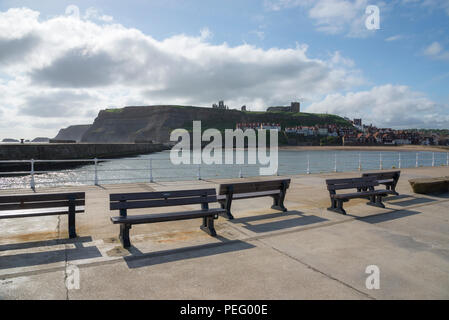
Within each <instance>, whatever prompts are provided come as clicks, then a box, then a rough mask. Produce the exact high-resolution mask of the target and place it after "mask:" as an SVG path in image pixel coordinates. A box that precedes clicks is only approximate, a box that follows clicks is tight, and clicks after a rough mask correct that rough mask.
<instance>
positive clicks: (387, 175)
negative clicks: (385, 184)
mask: <svg viewBox="0 0 449 320" xmlns="http://www.w3.org/2000/svg"><path fill="white" fill-rule="evenodd" d="M400 175H401V171H387V172H367V173H364V174H362V177H376V179H377V180H387V179H393V180H394V181H398V180H399V176H400Z"/></svg>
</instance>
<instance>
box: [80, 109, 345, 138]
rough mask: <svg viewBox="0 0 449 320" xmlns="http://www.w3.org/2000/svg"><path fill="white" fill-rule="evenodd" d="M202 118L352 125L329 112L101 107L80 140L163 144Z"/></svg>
mask: <svg viewBox="0 0 449 320" xmlns="http://www.w3.org/2000/svg"><path fill="white" fill-rule="evenodd" d="M194 120H201V122H202V128H203V129H207V128H216V129H219V130H224V129H235V125H236V123H239V122H266V123H267V122H269V123H279V124H281V126H282V127H283V128H285V127H290V126H297V125H303V126H304V125H307V126H310V125H316V124H338V125H341V126H350V125H351V124H350V123H349V122H348V121H346V120H344V119H343V118H341V117H338V116H335V115H330V114H312V113H303V112H301V113H292V112H249V111H239V110H221V109H213V108H200V107H193V106H173V105H157V106H144V107H125V108H121V109H106V110H101V111H100V113H99V114H98V116H97V118H96V119H95V121H94V123H93V124H92V126H91V127H90V128H89V129H88V130H87V131H86V132H85V133H84V135H83V137H82V139H81V141H83V142H134V141H136V140H142V141H150V140H151V141H153V142H157V143H166V142H168V141H169V139H170V132H171V131H172V130H173V129H176V128H186V129H189V128H192V121H194Z"/></svg>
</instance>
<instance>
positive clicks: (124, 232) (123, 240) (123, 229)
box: [119, 223, 131, 248]
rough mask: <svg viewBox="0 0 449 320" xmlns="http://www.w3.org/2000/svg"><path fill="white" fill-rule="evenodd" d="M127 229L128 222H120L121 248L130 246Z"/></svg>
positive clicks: (128, 226)
mask: <svg viewBox="0 0 449 320" xmlns="http://www.w3.org/2000/svg"><path fill="white" fill-rule="evenodd" d="M129 229H131V225H130V224H124V223H122V224H120V235H119V238H120V242H121V243H122V245H123V248H129V247H131V241H130V239H129Z"/></svg>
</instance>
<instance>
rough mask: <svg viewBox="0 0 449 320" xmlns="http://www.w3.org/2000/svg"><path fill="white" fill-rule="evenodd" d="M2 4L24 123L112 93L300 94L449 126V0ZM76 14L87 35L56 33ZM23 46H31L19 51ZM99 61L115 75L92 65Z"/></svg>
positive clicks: (255, 106) (93, 107) (89, 117)
mask: <svg viewBox="0 0 449 320" xmlns="http://www.w3.org/2000/svg"><path fill="white" fill-rule="evenodd" d="M69 5H75V6H77V8H79V12H80V17H79V21H80V24H78V23H75V22H74V21H73V20H74V19H73V17H72V19H70V17H68V16H69V15H68V14H66V8H67V7H68V6H69ZM368 5H376V6H378V7H379V9H380V11H379V12H380V29H378V30H367V29H366V27H365V25H364V22H365V20H366V18H367V14H366V13H365V9H366V7H367V6H368ZM11 8H21V9H17V10H16V11H14V12H12V11H11ZM24 8H28V9H26V10H28V11H24V10H25V9H24ZM0 12H1V13H3V16H0V49H2V48H3V50H4V54H3V62H2V54H1V53H0V81H1V82H0V98H1V97H2V94H3V101H4V102H3V103H1V102H0V114H2V115H3V119H4V120H3V121H5V119H8V118H10V119H14V120H17V119H21V121H14V120H12V121H8V124H9V125H13V126H15V128H16V130H17V131H18V132H20V133H21V134H22V133H23V134H25V135H33V136H36V135H38V133H41V135H50V136H51V135H55V134H56V132H57V129H59V128H60V127H62V126H64V125H69V124H72V123H85V122H87V123H89V122H92V121H93V119H94V118H95V115H96V114H97V113H98V110H100V109H104V108H105V107H108V106H120V107H121V106H124V105H128V104H137V105H144V104H153V103H167V104H169V103H179V104H191V105H199V106H208V105H210V103H212V102H214V101H216V100H219V99H225V101H227V104H228V105H230V106H231V107H235V108H238V107H240V106H241V105H242V104H247V105H249V106H250V109H252V110H263V109H264V108H265V107H266V106H268V105H270V104H288V103H289V102H290V101H293V100H297V99H299V100H300V101H301V102H302V106H303V110H306V111H310V112H329V113H336V114H339V115H343V116H348V117H359V116H361V117H363V118H364V119H365V122H367V121H368V122H372V123H373V124H375V125H378V126H389V127H397V128H399V127H405V128H406V127H434V128H447V127H449V111H448V109H449V107H448V106H449V92H448V90H447V88H448V87H449V86H448V84H449V36H448V35H449V32H448V30H449V1H443V0H396V1H368V0H316V1H311V0H304V1H298V0H266V1H255V0H253V1H234V0H230V1H229V0H228V1H215V0H212V1H211V0H209V1H174V0H168V1H159V0H158V1H142V0H131V1H126V2H124V1H45V0H42V1H39V2H37V1H1V2H0ZM33 12H34V13H35V16H33V14H32V13H33ZM58 18H63V19H64V21H62V20H61V21H60V20H58ZM2 19H3V21H8V19H12V20H11V21H17V25H14V26H11V25H8V23H3V28H2V27H1V26H2ZM21 24H23V25H21ZM56 25H57V26H58V27H56ZM111 25H114V26H119V27H114V28H115V31H114V30H110V29H114V28H110V27H108V26H111ZM27 26H28V27H27ZM30 26H31V27H30ZM51 28H54V29H51ZM71 28H73V30H75V28H78V29H77V30H80V31H78V34H77V35H76V37H75V38H76V40H74V41H73V43H76V45H71V43H70V41H67V43H66V42H65V40H64V41H61V40H55V41H52V40H51V39H52V38H53V37H54V38H55V39H59V38H58V34H60V37H61V38H64V37H70V36H73V35H71V33H70V32H72V31H73V30H72V31H70V30H69V29H71ZM67 30H69V31H67ZM117 30H119V31H117ZM135 31H137V33H138V34H136V33H135ZM64 32H67V33H66V34H63V33H64ZM114 32H115V34H114ZM117 33H120V36H117V35H116V34H117ZM122 34H123V36H122ZM95 37H99V38H98V39H97V40H95V39H93V38H95ZM49 38H50V39H49ZM105 39H106V40H105ZM18 44H21V45H18ZM22 44H23V45H22ZM127 48H133V49H132V52H133V54H135V55H137V56H139V57H141V58H142V60H141V63H142V64H140V65H137V64H136V65H134V62H135V61H133V57H132V55H131V54H130V53H129V52H126V53H125V52H124V51H127ZM16 50H24V51H26V50H28V51H29V52H28V53H20V54H23V59H20V60H19V59H11V58H10V56H9V55H8V54H9V53H8V52H10V51H11V52H17V51H16ZM39 50H40V51H39ZM38 51H39V55H37V52H38ZM161 52H162V53H163V54H162V53H161ZM47 53H48V56H49V58H48V59H44V58H43V56H47ZM122 53H123V56H121V54H122ZM20 54H19V56H20ZM239 55H241V56H239ZM5 57H6V58H5ZM109 60H110V61H111V63H110V64H107V63H106V62H108V61H109ZM181 60H182V61H181ZM118 62H119V63H118ZM178 62H179V65H178V64H177V63H178ZM103 63H104V65H103ZM168 65H169V66H170V67H167V66H168ZM97 66H98V71H99V72H104V73H109V74H110V75H111V76H110V77H109V78H105V77H100V76H98V77H97V74H95V73H92V74H91V75H90V76H88V75H89V74H90V72H91V71H92V68H96V67H97ZM83 68H86V70H85V71H84V72H81V71H82V70H84V69H83ZM167 68H171V69H173V70H168V71H167ZM245 68H247V69H245ZM133 70H137V71H133ZM142 70H145V72H142ZM176 70H180V72H179V76H177V74H178V73H177V71H176ZM70 71H72V72H73V74H74V76H73V77H71V78H67V77H66V76H64V72H66V73H67V72H70ZM78 71H79V72H78ZM114 72H116V73H117V74H116V75H115V76H114ZM132 72H136V75H137V76H136V77H135V78H138V79H139V81H134V80H135V78H134V77H133V73H132ZM141 73H142V74H141ZM143 73H144V74H143ZM124 74H126V76H125V75H124ZM128 76H129V77H130V78H127V77H128ZM155 78H156V79H158V80H159V81H155V80H154V79H155ZM224 78H225V79H224ZM117 79H119V80H117ZM130 79H131V80H130ZM189 79H192V80H191V81H189ZM153 80H154V82H152V81H153ZM24 85H26V86H27V87H28V88H29V89H30V90H29V91H28V92H24V90H23V86H24ZM2 87H3V90H2ZM20 88H22V90H21V89H20ZM33 92H34V94H33ZM39 93H40V94H39ZM13 94H14V96H13ZM52 103H54V104H55V106H54V107H51V104H52ZM67 108H77V109H78V110H82V112H81V113H79V112H78V113H74V112H69V111H67V110H66V109H67ZM53 111H54V112H53ZM0 124H1V123H0ZM2 126H3V124H2ZM9 132H10V131H9V128H8V130H6V129H5V127H4V128H3V130H2V129H1V128H0V137H1V136H6V135H7V134H8V133H9Z"/></svg>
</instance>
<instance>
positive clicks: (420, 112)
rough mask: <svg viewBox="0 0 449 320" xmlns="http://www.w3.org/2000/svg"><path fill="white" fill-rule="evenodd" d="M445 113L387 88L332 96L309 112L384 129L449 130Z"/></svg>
mask: <svg viewBox="0 0 449 320" xmlns="http://www.w3.org/2000/svg"><path fill="white" fill-rule="evenodd" d="M446 109H447V106H444V105H438V104H436V103H434V102H433V101H431V100H430V99H429V98H428V97H426V96H425V95H424V94H422V93H419V92H414V91H412V90H411V89H410V88H409V87H407V86H399V85H391V84H388V85H383V86H376V87H373V88H372V89H371V90H368V91H360V92H349V93H347V94H345V95H343V94H340V93H336V94H330V95H327V96H326V98H324V99H323V100H322V101H320V102H316V103H312V104H311V105H310V106H309V107H308V108H307V111H310V112H329V113H336V114H339V115H346V116H348V117H354V118H362V119H363V120H364V122H365V123H373V124H376V125H378V126H383V127H393V128H412V127H415V128H429V127H430V128H448V127H449V115H448V113H447V112H446V111H445V110H446Z"/></svg>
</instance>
